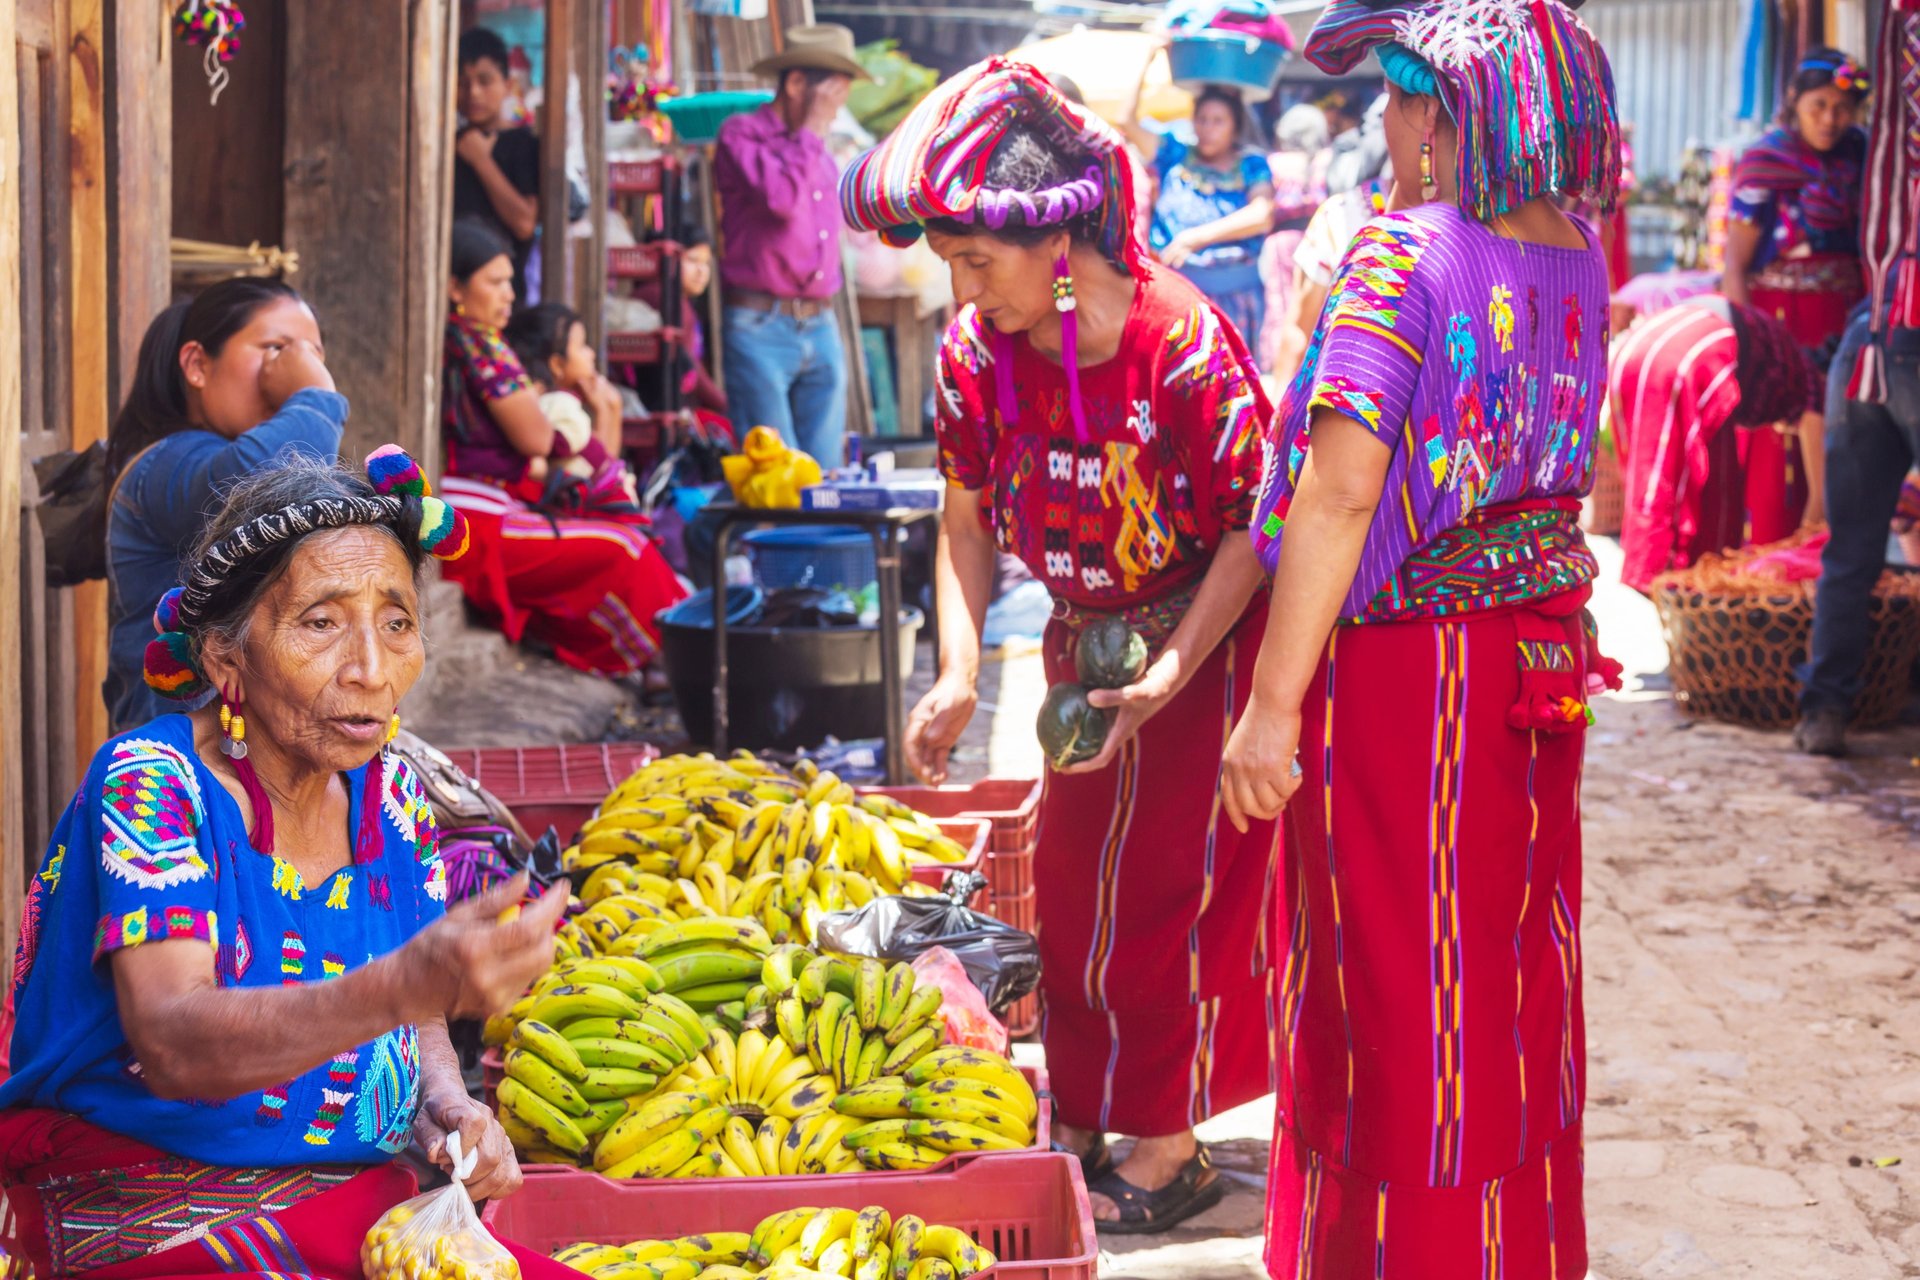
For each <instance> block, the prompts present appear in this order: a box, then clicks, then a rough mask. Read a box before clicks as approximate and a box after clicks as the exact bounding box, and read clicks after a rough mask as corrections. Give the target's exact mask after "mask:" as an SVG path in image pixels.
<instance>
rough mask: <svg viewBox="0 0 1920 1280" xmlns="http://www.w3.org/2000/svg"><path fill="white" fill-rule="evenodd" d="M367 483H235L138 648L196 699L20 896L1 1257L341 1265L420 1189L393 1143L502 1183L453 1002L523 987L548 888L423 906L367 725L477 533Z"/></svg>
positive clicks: (376, 741)
mask: <svg viewBox="0 0 1920 1280" xmlns="http://www.w3.org/2000/svg"><path fill="white" fill-rule="evenodd" d="M367 469H368V476H367V477H366V478H362V477H360V476H357V475H352V474H350V473H348V472H346V471H343V470H342V469H340V468H339V467H337V466H334V465H332V464H331V463H322V462H319V461H317V460H315V459H314V458H313V457H312V456H311V455H310V454H306V455H289V456H287V457H284V458H282V459H281V460H280V461H279V462H278V463H277V464H276V465H268V466H263V467H260V468H257V469H256V470H254V471H252V472H250V473H249V474H247V475H245V476H243V477H240V478H239V479H238V480H237V481H236V482H235V483H234V484H233V485H232V486H231V487H230V488H228V489H227V490H226V491H225V492H224V494H223V499H224V501H223V504H222V506H221V507H220V508H219V509H218V510H217V511H214V512H210V513H208V520H209V523H208V527H207V528H205V529H204V530H202V531H201V532H200V533H199V535H198V536H197V537H196V538H195V541H194V543H193V545H192V546H190V547H189V548H188V549H187V554H186V556H185V558H184V560H183V576H182V582H183V585H182V586H178V587H175V588H173V589H172V590H170V591H169V592H167V594H166V595H165V596H163V597H162V598H161V601H160V606H159V609H158V610H157V611H156V613H155V615H154V617H153V619H152V623H151V625H152V626H153V627H155V628H157V629H158V630H159V632H160V634H159V635H158V636H154V635H153V633H152V632H151V631H149V633H148V634H149V637H150V639H149V643H148V645H147V649H146V662H145V674H146V680H147V683H148V684H149V685H150V686H151V687H152V688H153V689H154V690H155V691H156V692H157V693H159V694H160V695H162V696H164V697H166V698H169V699H172V700H174V701H175V702H176V703H177V704H178V705H181V706H183V707H184V706H188V705H192V704H193V702H194V701H195V700H196V698H197V696H198V695H201V694H208V695H211V696H212V697H213V699H214V701H213V703H212V704H209V705H205V706H202V707H201V709H199V710H197V711H193V712H191V713H188V714H171V715H162V716H160V717H158V718H157V719H154V720H150V721H148V722H146V723H145V724H143V725H141V726H140V727H139V728H138V729H135V730H133V731H131V732H129V733H125V734H122V735H120V736H118V737H116V738H114V739H112V740H111V741H109V742H108V743H107V744H106V745H105V746H103V747H101V748H100V750H99V751H98V752H97V753H95V755H94V758H93V764H92V766H91V767H90V768H89V769H88V770H87V776H86V780H85V781H84V782H83V783H82V784H81V786H80V789H79V792H78V794H76V795H75V796H74V799H73V803H71V804H69V805H68V806H67V807H66V810H65V811H64V813H63V815H62V817H61V820H60V826H59V827H58V828H57V829H56V830H55V832H54V834H53V837H52V839H51V840H50V841H49V842H48V844H47V851H46V856H45V859H44V860H43V861H42V863H41V864H40V869H39V872H38V873H37V874H36V875H34V876H33V877H31V879H30V880H29V881H28V884H27V897H26V903H25V907H24V910H23V912H22V917H21V922H20V946H19V952H18V954H17V955H16V956H15V958H14V966H13V997H14V1007H15V1008H16V1009H17V1010H18V1014H19V1021H18V1023H17V1024H16V1025H15V1027H14V1030H13V1039H12V1068H13V1072H12V1075H11V1076H10V1077H9V1078H8V1079H7V1081H6V1082H5V1083H4V1084H0V1191H3V1192H4V1194H5V1198H6V1204H5V1209H6V1212H3V1213H0V1251H4V1256H8V1257H11V1258H17V1259H19V1260H20V1261H21V1262H23V1263H24V1264H25V1272H24V1273H23V1274H32V1275H40V1276H49V1277H52V1276H59V1277H77V1278H79V1280H94V1278H96V1277H98V1278H99V1280H139V1278H141V1277H149V1278H152V1277H207V1278H208V1280H211V1278H212V1277H216V1276H220V1277H226V1278H227V1280H232V1278H233V1277H235V1276H240V1277H253V1278H254V1280H265V1277H268V1276H282V1277H285V1276H302V1277H314V1278H315V1280H361V1276H362V1268H361V1265H360V1244H361V1241H363V1240H364V1239H365V1238H366V1235H367V1232H368V1230H369V1229H370V1228H371V1227H372V1226H373V1224H374V1222H375V1220H376V1219H377V1218H378V1217H379V1216H380V1215H381V1214H382V1213H384V1212H386V1211H387V1210H388V1209H391V1208H393V1207H394V1206H395V1205H396V1204H398V1203H399V1202H401V1201H402V1200H405V1199H407V1198H408V1197H409V1196H411V1195H412V1194H413V1193H414V1190H415V1182H414V1175H413V1172H412V1170H410V1169H409V1168H407V1167H406V1166H405V1165H403V1164H401V1163H400V1162H399V1161H398V1159H397V1157H398V1156H399V1154H400V1153H401V1152H403V1151H407V1150H412V1151H413V1152H414V1153H415V1154H416V1156H418V1157H420V1158H422V1159H424V1160H425V1161H427V1162H429V1163H432V1164H437V1165H439V1166H440V1167H441V1168H442V1169H451V1168H453V1167H454V1159H455V1156H456V1155H459V1154H470V1155H471V1156H472V1157H473V1158H474V1161H475V1163H474V1166H473V1167H472V1169H471V1170H470V1173H469V1176H468V1177H467V1180H466V1185H467V1189H468V1191H469V1192H470V1193H471V1194H472V1195H473V1196H474V1197H476V1198H487V1197H494V1196H505V1195H510V1194H512V1193H513V1191H514V1189H515V1188H516V1187H518V1186H519V1185H520V1169H519V1165H518V1163H517V1162H516V1160H515V1157H514V1151H513V1147H512V1144H511V1143H510V1142H509V1141H508V1139H507V1136H506V1134H505V1132H504V1131H503V1130H502V1129H501V1127H500V1122H499V1121H498V1120H496V1119H495V1118H494V1115H493V1113H492V1111H491V1110H489V1109H488V1108H487V1107H486V1106H485V1105H483V1104H482V1103H480V1102H478V1101H476V1100H475V1099H473V1098H471V1097H469V1096H468V1094H467V1088H466V1082H465V1081H464V1080H463V1079H462V1077H461V1074H460V1062H459V1059H458V1058H457V1057H456V1055H455V1054H454V1051H453V1047H452V1045H451V1044H450V1043H449V1042H448V1039H447V1020H448V1019H449V1018H479V1017H486V1016H487V1015H489V1014H491V1013H497V1012H499V1011H501V1010H503V1009H505V1008H506V1007H507V1005H509V1004H510V1003H511V1002H512V1001H513V1000H514V999H515V998H517V997H518V995H519V993H520V992H522V991H523V990H525V989H526V986H527V984H528V983H530V982H532V981H533V979H535V978H536V977H538V976H539V975H540V974H542V973H544V972H546V970H547V968H548V966H549V965H550V964H551V962H552V958H553V945H552V931H553V926H554V924H555V923H556V922H557V921H558V920H559V918H560V916H561V914H562V913H563V912H564V910H565V907H566V897H567V894H566V892H565V890H561V891H559V892H556V893H549V894H547V895H546V896H545V897H544V898H542V899H541V900H539V901H538V902H535V903H530V904H527V906H526V909H525V911H524V912H523V913H521V915H520V917H519V918H518V919H516V920H513V921H510V922H505V923H502V922H501V921H500V920H499V916H500V913H501V912H502V911H504V910H505V909H506V908H507V907H509V906H513V905H516V904H518V903H519V901H520V899H521V896H522V895H523V894H524V892H525V890H526V881H525V879H523V878H516V879H515V880H513V881H512V882H510V883H508V884H507V885H504V886H502V887H501V888H499V889H496V890H495V891H493V892H492V893H490V894H486V895H483V896H481V897H480V898H477V899H474V900H471V901H469V902H466V903H463V904H461V905H459V906H456V907H453V908H448V906H447V904H446V874H445V871H444V869H443V867H442V864H441V861H440V852H439V847H438V840H437V837H436V833H435V829H434V820H433V810H432V808H431V806H430V805H429V803H428V800H427V796H426V792H425V790H424V788H423V787H422V786H421V783H420V780H419V778H418V777H417V776H416V775H415V774H414V772H413V770H412V769H411V768H409V767H408V765H407V763H406V762H405V761H404V760H402V759H401V758H400V757H399V756H398V755H395V754H393V753H391V752H389V751H388V750H387V749H386V745H385V744H386V743H387V742H389V741H390V740H391V739H392V737H393V735H394V733H395V731H396V730H397V729H398V727H399V706H400V703H401V700H402V699H403V698H405V697H406V695H407V691H408V690H409V689H410V688H411V687H412V686H413V683H414V681H415V680H416V679H417V678H418V677H419V675H420V668H421V664H422V662H423V660H424V657H425V649H424V642H423V640H422V636H421V630H420V619H421V609H420V588H421V584H422V582H423V580H424V577H425V572H424V571H425V566H426V562H427V559H428V557H429V556H432V557H436V558H451V557H456V556H459V555H460V554H461V553H462V552H463V551H464V549H465V547H466V545H467V543H466V539H467V531H466V528H465V525H464V524H463V522H462V521H461V519H460V517H459V515H458V513H457V512H455V511H454V510H453V509H452V508H450V507H449V506H447V505H446V504H445V503H444V502H442V501H440V500H439V499H438V498H436V497H434V496H433V495H432V493H431V492H430V491H429V490H428V488H427V485H426V481H425V479H424V478H423V477H422V476H421V474H420V470H419V468H418V467H417V466H415V465H414V464H413V461H412V460H411V459H409V458H408V457H407V456H406V455H405V454H404V453H401V452H400V451H399V450H398V449H396V448H393V447H392V446H388V447H386V448H384V449H381V450H379V451H377V452H376V453H374V455H373V456H372V457H370V458H369V459H368V460H367ZM456 1134H457V1135H458V1137H459V1140H460V1141H459V1144H458V1147H457V1148H456V1146H455V1145H454V1143H453V1137H454V1135H456ZM462 1149H463V1150H462ZM517 1259H518V1261H519V1263H520V1266H521V1269H522V1270H521V1274H522V1275H523V1276H524V1277H525V1280H565V1277H569V1276H573V1277H577V1276H578V1274H579V1273H578V1272H572V1271H568V1270H567V1269H566V1268H564V1267H562V1266H560V1265H559V1264H558V1263H554V1262H551V1261H549V1260H548V1259H547V1258H545V1257H544V1256H542V1255H541V1254H539V1253H538V1252H532V1251H528V1252H520V1253H518V1254H517Z"/></svg>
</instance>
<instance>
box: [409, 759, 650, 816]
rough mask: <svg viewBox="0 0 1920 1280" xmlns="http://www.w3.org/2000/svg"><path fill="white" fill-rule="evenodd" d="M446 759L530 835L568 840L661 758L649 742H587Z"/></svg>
mask: <svg viewBox="0 0 1920 1280" xmlns="http://www.w3.org/2000/svg"><path fill="white" fill-rule="evenodd" d="M446 754H447V757H448V758H449V759H451V760H452V761H453V762H454V763H455V764H456V765H458V766H460V768H462V769H464V770H465V771H466V772H467V775H468V776H469V777H471V778H472V779H473V780H474V781H475V782H478V783H479V784H480V785H481V786H483V787H485V788H486V789H487V790H489V791H491V792H492V793H493V794H494V795H496V796H498V797H499V798H500V801H501V803H503V804H505V805H506V806H507V807H508V808H509V809H511V810H513V814H514V816H515V817H516V818H518V819H520V825H521V826H523V827H525V828H526V829H527V831H528V833H529V834H531V835H534V836H538V835H539V834H540V833H541V832H542V831H545V830H546V829H547V827H549V826H552V827H554V828H555V829H556V830H558V831H559V833H560V836H561V838H562V839H563V840H567V839H571V838H572V836H573V833H574V832H575V831H577V830H578V829H579V827H580V822H581V819H582V818H583V817H584V816H585V814H586V813H591V812H592V811H593V809H594V807H595V806H596V805H598V804H599V803H600V802H601V801H602V800H604V799H606V797H607V793H608V792H609V791H612V790H613V789H614V788H615V787H617V786H619V785H620V783H622V782H624V781H625V780H626V779H627V777H628V776H629V775H631V774H632V773H633V772H634V770H636V769H638V768H640V767H641V766H642V765H644V764H646V763H648V762H649V761H651V760H654V759H657V758H658V757H659V755H660V752H659V749H658V748H656V747H655V746H654V745H653V744H652V743H648V742H583V743H570V744H568V745H565V746H546V747H479V748H471V747H470V748H464V749H461V748H455V749H453V750H450V751H448V752H447V753H446Z"/></svg>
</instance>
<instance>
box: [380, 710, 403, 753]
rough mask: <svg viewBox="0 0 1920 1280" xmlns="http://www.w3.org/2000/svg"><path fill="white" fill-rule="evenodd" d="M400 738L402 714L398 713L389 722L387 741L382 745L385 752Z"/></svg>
mask: <svg viewBox="0 0 1920 1280" xmlns="http://www.w3.org/2000/svg"><path fill="white" fill-rule="evenodd" d="M399 736H400V713H399V712H398V711H396V712H394V713H393V718H392V719H391V720H389V721H387V737H386V740H385V741H384V742H382V743H381V744H380V746H381V748H382V749H383V750H384V749H385V748H387V747H390V746H392V745H393V740H394V739H395V738H397V737H399Z"/></svg>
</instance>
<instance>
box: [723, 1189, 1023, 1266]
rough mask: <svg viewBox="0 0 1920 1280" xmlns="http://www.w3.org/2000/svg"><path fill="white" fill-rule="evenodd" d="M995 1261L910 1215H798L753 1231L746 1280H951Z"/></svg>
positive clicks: (961, 1236)
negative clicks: (830, 1279)
mask: <svg viewBox="0 0 1920 1280" xmlns="http://www.w3.org/2000/svg"><path fill="white" fill-rule="evenodd" d="M997 1261H998V1259H997V1258H995V1257H994V1256H993V1254H992V1253H991V1252H989V1251H988V1250H986V1249H984V1248H982V1247H981V1246H980V1245H978V1244H975V1243H974V1241H973V1239H972V1237H970V1236H968V1235H967V1233H966V1232H964V1231H961V1230H960V1229H959V1228H957V1227H944V1226H937V1225H929V1224H928V1223H927V1222H925V1221H924V1220H922V1219H921V1218H918V1217H915V1216H914V1215H912V1214H904V1215H902V1216H901V1217H900V1218H899V1219H898V1220H895V1219H894V1217H893V1215H891V1214H889V1213H888V1212H887V1211H886V1210H885V1209H884V1208H882V1207H880V1206H879V1205H868V1206H867V1207H866V1208H864V1209H840V1208H827V1209H818V1208H801V1209H788V1210H785V1211H783V1212H781V1213H776V1214H773V1215H772V1216H770V1217H768V1218H766V1219H765V1220H763V1221H762V1222H761V1223H760V1225H759V1226H758V1227H755V1228H754V1231H753V1235H752V1237H751V1238H750V1239H749V1241H748V1243H747V1258H746V1263H745V1271H744V1274H747V1275H759V1276H763V1277H769V1278H770V1280H813V1278H814V1277H816V1276H840V1277H844V1278H845V1280H957V1278H958V1277H962V1276H970V1275H973V1274H974V1273H976V1272H979V1271H985V1270H986V1269H987V1268H988V1267H991V1266H992V1265H993V1264H994V1263H995V1262H997ZM713 1280H722V1278H720V1277H715V1278H713ZM725 1280H736V1278H735V1277H732V1276H730V1275H729V1276H727V1277H725Z"/></svg>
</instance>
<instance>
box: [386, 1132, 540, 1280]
mask: <svg viewBox="0 0 1920 1280" xmlns="http://www.w3.org/2000/svg"><path fill="white" fill-rule="evenodd" d="M447 1153H448V1154H449V1155H450V1156H451V1157H452V1158H453V1181H452V1182H451V1183H449V1184H448V1185H446V1186H444V1187H441V1188H439V1189H437V1190H434V1191H429V1192H427V1193H426V1194H424V1195H418V1196H415V1197H414V1198H413V1199H411V1200H408V1201H406V1202H404V1203H402V1204H398V1205H395V1206H394V1207H393V1208H391V1209H389V1210H387V1211H386V1212H385V1213H384V1214H382V1215H381V1216H380V1218H379V1220H378V1221H377V1222H375V1223H374V1224H373V1226H372V1227H371V1228H370V1229H368V1231H367V1236H366V1239H365V1240H363V1241H361V1243H360V1269H361V1270H362V1271H363V1272H365V1273H366V1278H367V1280H520V1264H519V1263H518V1262H516V1261H514V1258H513V1255H512V1254H510V1253H508V1252H507V1251H506V1249H505V1248H503V1247H502V1246H501V1244H500V1242H499V1241H498V1240H495V1239H494V1238H493V1235H492V1233H491V1232H489V1231H488V1230H487V1229H486V1227H485V1226H483V1225H482V1224H481V1222H480V1215H479V1214H478V1213H476V1212H475V1211H474V1208H473V1198H472V1197H471V1196H469V1195H468V1194H467V1187H466V1180H467V1178H469V1177H470V1176H472V1174H473V1166H474V1163H475V1161H476V1160H477V1159H478V1157H479V1153H478V1152H476V1151H469V1152H466V1153H465V1154H464V1155H462V1153H461V1150H460V1135H459V1134H458V1133H450V1134H448V1135H447Z"/></svg>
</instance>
